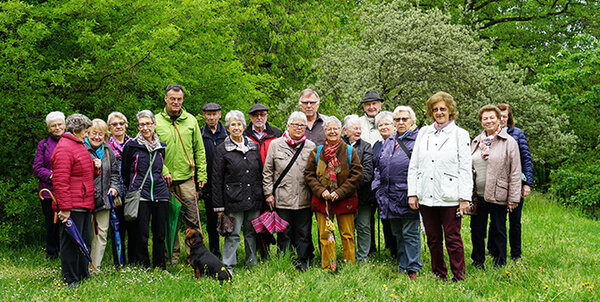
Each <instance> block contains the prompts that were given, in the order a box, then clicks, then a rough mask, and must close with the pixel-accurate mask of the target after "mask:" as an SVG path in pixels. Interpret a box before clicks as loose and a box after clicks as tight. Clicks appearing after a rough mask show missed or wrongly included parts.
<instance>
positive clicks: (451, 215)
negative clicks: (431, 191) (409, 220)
mask: <svg viewBox="0 0 600 302" xmlns="http://www.w3.org/2000/svg"><path fill="white" fill-rule="evenodd" d="M419 209H420V211H421V216H422V217H423V224H424V225H425V233H426V234H427V246H428V247H429V253H430V254H431V269H432V270H433V273H434V274H436V275H437V276H438V277H440V278H442V279H446V278H447V275H448V269H447V268H446V263H445V261H444V245H443V241H444V237H445V240H446V250H447V251H448V256H449V257H448V258H450V269H451V270H452V274H454V278H452V279H453V280H463V279H464V278H465V250H464V246H463V242H462V238H461V236H460V225H461V218H457V217H456V210H457V209H458V206H454V207H427V206H424V205H421V206H420V207H419Z"/></svg>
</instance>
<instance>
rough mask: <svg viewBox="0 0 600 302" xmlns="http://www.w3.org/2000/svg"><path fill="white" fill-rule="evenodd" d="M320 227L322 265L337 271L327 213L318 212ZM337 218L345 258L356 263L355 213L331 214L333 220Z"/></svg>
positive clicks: (326, 268)
mask: <svg viewBox="0 0 600 302" xmlns="http://www.w3.org/2000/svg"><path fill="white" fill-rule="evenodd" d="M316 216H317V226H318V228H319V244H320V245H321V267H322V268H323V269H325V270H329V271H335V269H336V266H337V265H336V266H333V265H332V264H334V263H336V255H335V243H334V242H330V241H329V231H328V230H327V228H326V226H325V221H326V217H327V215H326V214H323V213H318V212H317V213H316ZM335 218H337V229H338V231H339V232H340V237H341V238H342V250H343V253H344V260H346V261H347V262H350V263H352V264H354V214H338V215H334V214H331V215H329V219H331V221H333V220H334V219H335Z"/></svg>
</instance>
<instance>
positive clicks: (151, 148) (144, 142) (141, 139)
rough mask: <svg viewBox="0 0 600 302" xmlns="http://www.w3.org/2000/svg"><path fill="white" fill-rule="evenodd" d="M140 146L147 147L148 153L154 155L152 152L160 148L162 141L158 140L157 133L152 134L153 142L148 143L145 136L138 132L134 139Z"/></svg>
mask: <svg viewBox="0 0 600 302" xmlns="http://www.w3.org/2000/svg"><path fill="white" fill-rule="evenodd" d="M133 139H134V140H135V141H136V142H138V143H139V144H140V145H142V146H144V147H146V149H147V150H148V152H150V153H152V151H154V150H156V149H157V148H160V140H159V139H158V134H156V132H153V133H152V142H151V143H150V142H148V141H147V140H146V139H145V138H144V137H143V136H142V133H140V132H138V134H137V135H136V136H135V138H133Z"/></svg>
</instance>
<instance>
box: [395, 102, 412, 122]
mask: <svg viewBox="0 0 600 302" xmlns="http://www.w3.org/2000/svg"><path fill="white" fill-rule="evenodd" d="M400 111H406V112H408V115H410V119H411V120H412V121H413V123H417V115H416V114H415V111H414V110H412V108H410V106H398V107H396V109H394V116H396V115H398V113H400Z"/></svg>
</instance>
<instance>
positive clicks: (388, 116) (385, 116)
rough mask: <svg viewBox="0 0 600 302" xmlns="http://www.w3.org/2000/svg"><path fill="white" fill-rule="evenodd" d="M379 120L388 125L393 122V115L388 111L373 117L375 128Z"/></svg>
mask: <svg viewBox="0 0 600 302" xmlns="http://www.w3.org/2000/svg"><path fill="white" fill-rule="evenodd" d="M381 120H387V121H389V122H390V123H393V122H394V115H393V114H392V113H391V112H389V111H381V112H379V113H378V114H377V115H376V116H375V126H376V127H377V126H379V123H380V122H381Z"/></svg>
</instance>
